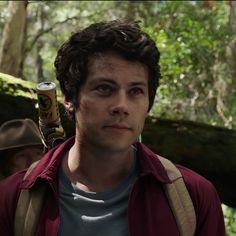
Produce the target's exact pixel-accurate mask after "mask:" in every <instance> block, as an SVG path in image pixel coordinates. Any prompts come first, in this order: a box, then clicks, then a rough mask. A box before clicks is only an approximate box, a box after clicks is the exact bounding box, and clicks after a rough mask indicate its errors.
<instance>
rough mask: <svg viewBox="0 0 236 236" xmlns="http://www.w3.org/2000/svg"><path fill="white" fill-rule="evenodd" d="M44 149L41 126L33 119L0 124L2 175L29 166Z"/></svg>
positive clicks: (3, 176) (0, 168)
mask: <svg viewBox="0 0 236 236" xmlns="http://www.w3.org/2000/svg"><path fill="white" fill-rule="evenodd" d="M43 150H44V145H43V141H42V138H41V134H40V131H39V128H38V127H37V125H36V124H35V122H34V121H33V120H31V119H15V120H9V121H6V122H5V123H3V124H2V125H1V126H0V175H1V176H2V178H6V177H8V176H9V175H12V174H14V173H16V172H17V171H20V170H23V169H26V168H28V167H29V166H30V165H31V164H32V163H33V162H35V161H37V160H39V159H40V158H41V157H42V154H43Z"/></svg>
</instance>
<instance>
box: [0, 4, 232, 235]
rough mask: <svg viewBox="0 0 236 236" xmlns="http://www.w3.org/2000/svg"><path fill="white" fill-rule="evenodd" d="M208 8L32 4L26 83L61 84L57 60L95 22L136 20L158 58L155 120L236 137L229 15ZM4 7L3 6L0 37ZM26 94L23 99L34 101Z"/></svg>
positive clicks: (222, 8)
mask: <svg viewBox="0 0 236 236" xmlns="http://www.w3.org/2000/svg"><path fill="white" fill-rule="evenodd" d="M204 2H206V1H203V2H202V1H161V2H156V1H61V2H60V1H29V4H28V32H27V38H26V51H25V56H26V61H25V65H24V78H25V79H27V80H29V81H33V82H34V84H35V82H39V81H40V80H44V81H54V82H56V81H55V74H54V69H53V68H54V66H53V62H54V58H55V55H56V52H57V49H58V47H59V46H60V45H61V44H62V42H64V41H65V40H66V39H67V38H68V36H69V35H70V34H71V32H75V31H77V30H79V29H81V28H83V27H85V26H87V25H89V24H90V23H93V22H95V21H104V20H111V19H119V18H124V17H128V18H134V19H137V20H141V22H142V26H143V28H144V29H145V31H147V32H148V33H149V34H150V35H151V36H152V37H153V38H154V40H155V41H156V43H157V45H158V48H159V50H160V52H161V61H160V63H161V71H162V79H161V81H160V87H159V89H158V93H157V97H156V103H155V105H154V108H153V109H152V111H151V114H152V115H155V116H159V117H162V118H169V119H186V120H192V121H198V122H203V123H207V124H211V125H217V126H225V127H228V128H234V129H235V128H236V106H235V104H236V90H235V87H236V81H235V75H236V63H235V60H233V59H232V57H231V58H230V57H229V55H231V54H233V53H235V51H234V52H233V53H232V51H230V50H231V49H232V47H231V46H232V45H235V42H236V37H235V32H233V31H232V29H231V27H230V24H229V14H230V7H229V4H228V3H227V1H218V2H217V1H212V2H213V3H212V8H209V7H205V6H204ZM6 5H7V2H1V3H0V10H1V13H0V32H2V28H3V26H4V23H5V20H6V16H7V12H6V11H5V10H4V9H5V7H6ZM0 36H1V35H0ZM39 59H41V61H42V65H40V63H39V62H40V60H39ZM40 69H42V73H41V74H39V71H40ZM0 78H1V79H0V90H2V91H3V92H7V93H18V92H19V90H20V89H23V88H22V87H20V86H21V85H20V84H21V82H19V80H18V81H17V80H14V79H13V78H10V77H8V78H7V77H5V76H3V75H0ZM2 78H4V82H2ZM7 81H8V82H9V83H5V82H7ZM24 84H27V83H25V82H24ZM29 87H30V88H29V90H28V92H27V91H25V93H26V94H27V93H28V95H29V96H31V92H29V91H31V88H32V87H31V86H29ZM225 209H226V208H225ZM225 214H226V215H225V216H226V222H227V233H228V235H235V231H234V230H235V228H233V227H235V211H233V210H232V211H231V210H225ZM227 217H228V218H227Z"/></svg>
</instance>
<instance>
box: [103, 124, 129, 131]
mask: <svg viewBox="0 0 236 236" xmlns="http://www.w3.org/2000/svg"><path fill="white" fill-rule="evenodd" d="M104 128H110V129H114V130H121V131H122V130H124V131H125V130H127V131H128V130H129V131H130V130H131V128H130V127H129V126H128V125H125V124H111V125H105V126H104Z"/></svg>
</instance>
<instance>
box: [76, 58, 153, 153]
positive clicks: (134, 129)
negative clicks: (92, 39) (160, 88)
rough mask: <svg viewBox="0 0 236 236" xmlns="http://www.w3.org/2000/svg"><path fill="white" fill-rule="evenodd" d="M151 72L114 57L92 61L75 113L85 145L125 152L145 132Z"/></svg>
mask: <svg viewBox="0 0 236 236" xmlns="http://www.w3.org/2000/svg"><path fill="white" fill-rule="evenodd" d="M148 104H149V101H148V71H147V68H146V67H145V66H144V65H143V64H141V63H139V62H131V61H128V60H126V59H124V58H122V57H121V56H119V55H117V54H115V53H106V54H103V55H101V56H99V57H96V58H94V59H91V61H90V63H89V65H88V77H87V80H86V82H85V84H84V85H83V86H82V87H81V90H80V95H79V108H78V109H77V110H76V114H75V116H76V122H77V133H78V134H79V137H80V138H79V140H80V142H81V144H82V145H86V147H88V148H100V149H102V150H107V151H118V152H119V151H124V150H127V149H128V148H129V147H130V145H131V144H132V143H134V142H135V141H136V140H137V138H138V136H139V135H140V133H141V132H142V129H143V125H144V122H145V118H146V116H147V111H148Z"/></svg>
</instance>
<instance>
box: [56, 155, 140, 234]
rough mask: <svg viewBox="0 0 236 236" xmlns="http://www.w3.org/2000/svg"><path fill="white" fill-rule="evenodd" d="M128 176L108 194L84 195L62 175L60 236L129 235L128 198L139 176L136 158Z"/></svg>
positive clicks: (61, 172) (60, 183) (61, 170)
mask: <svg viewBox="0 0 236 236" xmlns="http://www.w3.org/2000/svg"><path fill="white" fill-rule="evenodd" d="M134 160H135V161H134V163H133V166H132V168H131V170H130V172H129V174H128V175H127V176H126V177H125V178H124V179H123V181H122V182H121V183H120V184H119V185H118V186H117V187H115V188H114V189H113V190H111V191H109V192H98V193H96V192H85V191H82V190H80V189H79V188H78V187H76V186H75V185H74V184H72V183H71V182H70V180H69V179H68V178H67V176H66V175H65V173H64V172H63V169H62V168H61V169H60V172H59V208H60V217H61V222H60V226H59V232H58V235H59V236H68V235H70V236H71V235H78V236H128V234H129V233H128V216H127V208H128V199H129V195H130V191H131V188H132V186H133V184H134V181H135V178H136V176H137V165H136V155H135V158H134Z"/></svg>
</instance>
